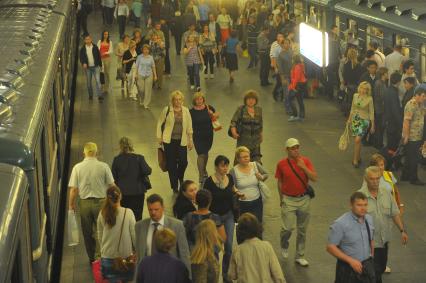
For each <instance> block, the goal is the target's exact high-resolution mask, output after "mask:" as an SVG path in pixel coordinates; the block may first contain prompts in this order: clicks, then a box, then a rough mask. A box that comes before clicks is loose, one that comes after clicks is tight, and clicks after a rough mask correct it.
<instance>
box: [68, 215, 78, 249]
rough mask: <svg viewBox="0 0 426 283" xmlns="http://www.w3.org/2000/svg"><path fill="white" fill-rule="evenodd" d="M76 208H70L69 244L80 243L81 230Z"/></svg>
mask: <svg viewBox="0 0 426 283" xmlns="http://www.w3.org/2000/svg"><path fill="white" fill-rule="evenodd" d="M77 225H78V224H77V219H76V217H75V211H74V210H68V246H70V247H71V246H76V245H78V243H79V231H78V226H77Z"/></svg>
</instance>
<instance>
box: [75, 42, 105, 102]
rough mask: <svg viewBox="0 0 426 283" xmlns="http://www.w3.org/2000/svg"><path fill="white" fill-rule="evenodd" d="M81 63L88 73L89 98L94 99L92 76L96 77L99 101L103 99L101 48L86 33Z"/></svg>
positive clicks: (81, 52) (81, 50)
mask: <svg viewBox="0 0 426 283" xmlns="http://www.w3.org/2000/svg"><path fill="white" fill-rule="evenodd" d="M80 63H81V66H82V67H83V69H84V70H85V73H86V81H87V91H88V92H89V99H90V100H92V99H93V88H92V77H94V78H95V84H96V95H97V96H98V99H99V101H102V100H103V96H102V92H101V77H100V76H101V67H102V61H101V53H100V52H99V48H98V47H97V46H96V45H94V44H93V41H92V37H91V36H90V35H86V36H85V37H84V45H83V46H82V47H81V48H80Z"/></svg>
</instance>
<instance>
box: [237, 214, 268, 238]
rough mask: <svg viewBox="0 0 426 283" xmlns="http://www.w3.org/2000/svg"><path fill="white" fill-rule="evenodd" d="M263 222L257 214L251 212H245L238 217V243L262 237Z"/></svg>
mask: <svg viewBox="0 0 426 283" xmlns="http://www.w3.org/2000/svg"><path fill="white" fill-rule="evenodd" d="M262 231H263V229H262V224H260V222H259V220H257V218H256V216H254V215H253V214H251V213H248V212H246V213H243V214H242V215H241V216H240V218H238V226H237V241H238V244H241V243H243V242H244V241H245V240H248V239H252V238H255V237H257V238H259V239H261V238H262Z"/></svg>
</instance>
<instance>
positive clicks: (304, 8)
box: [287, 0, 426, 81]
mask: <svg viewBox="0 0 426 283" xmlns="http://www.w3.org/2000/svg"><path fill="white" fill-rule="evenodd" d="M287 3H288V7H289V8H290V12H293V13H294V14H295V15H296V19H297V20H298V22H301V21H304V22H308V23H309V22H311V24H313V25H314V26H316V27H317V28H319V29H321V30H325V31H329V30H330V28H331V26H332V25H336V26H338V28H339V31H340V35H341V38H342V39H345V38H346V37H347V31H348V30H352V31H353V32H354V36H355V38H356V39H358V42H359V47H360V49H361V50H365V49H366V47H367V46H368V43H369V42H370V41H371V40H375V41H377V42H378V43H379V45H380V47H381V48H380V49H381V50H382V51H384V49H385V48H392V47H393V46H394V45H396V44H400V45H402V46H403V53H404V55H406V56H407V57H409V58H411V59H413V61H414V62H415V67H416V74H417V76H418V79H419V81H426V28H425V27H426V8H425V7H424V3H425V2H424V1H423V0H410V1H406V0H288V1H287Z"/></svg>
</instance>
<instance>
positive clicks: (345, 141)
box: [339, 125, 349, 151]
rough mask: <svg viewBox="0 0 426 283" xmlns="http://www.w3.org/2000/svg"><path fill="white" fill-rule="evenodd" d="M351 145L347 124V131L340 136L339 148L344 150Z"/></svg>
mask: <svg viewBox="0 0 426 283" xmlns="http://www.w3.org/2000/svg"><path fill="white" fill-rule="evenodd" d="M348 145H349V125H346V127H345V131H344V132H343V134H342V135H341V136H340V138H339V150H341V151H344V150H346V149H347V148H348Z"/></svg>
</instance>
